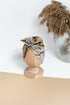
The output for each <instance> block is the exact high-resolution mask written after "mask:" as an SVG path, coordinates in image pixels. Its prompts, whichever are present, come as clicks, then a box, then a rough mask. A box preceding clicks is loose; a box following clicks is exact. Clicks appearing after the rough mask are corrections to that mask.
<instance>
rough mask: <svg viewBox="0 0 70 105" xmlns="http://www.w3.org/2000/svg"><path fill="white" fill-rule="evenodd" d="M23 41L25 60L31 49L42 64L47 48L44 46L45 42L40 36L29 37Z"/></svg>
mask: <svg viewBox="0 0 70 105" xmlns="http://www.w3.org/2000/svg"><path fill="white" fill-rule="evenodd" d="M21 41H23V42H25V44H24V46H23V58H25V56H26V53H27V51H29V50H30V49H31V50H32V51H33V53H34V54H35V55H36V56H37V57H38V58H39V59H40V60H41V62H43V59H44V56H45V46H44V44H43V40H42V39H41V38H40V37H39V36H34V37H27V38H25V39H23V40H21Z"/></svg>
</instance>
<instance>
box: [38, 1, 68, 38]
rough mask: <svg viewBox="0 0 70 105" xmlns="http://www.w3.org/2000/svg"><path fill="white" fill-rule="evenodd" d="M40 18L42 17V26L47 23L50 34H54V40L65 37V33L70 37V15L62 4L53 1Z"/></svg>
mask: <svg viewBox="0 0 70 105" xmlns="http://www.w3.org/2000/svg"><path fill="white" fill-rule="evenodd" d="M39 17H42V20H41V22H40V24H44V23H45V22H46V25H47V27H48V32H53V34H54V39H57V38H58V37H60V36H63V35H64V33H68V35H70V13H69V10H67V7H66V6H64V5H62V3H61V2H58V1H52V3H51V4H49V5H47V6H46V7H45V8H44V9H43V10H42V12H41V13H40V15H39Z"/></svg>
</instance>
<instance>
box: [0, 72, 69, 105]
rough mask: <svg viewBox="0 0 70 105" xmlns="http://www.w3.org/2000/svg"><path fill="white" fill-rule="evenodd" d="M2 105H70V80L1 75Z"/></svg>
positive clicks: (0, 93)
mask: <svg viewBox="0 0 70 105" xmlns="http://www.w3.org/2000/svg"><path fill="white" fill-rule="evenodd" d="M0 105H70V79H55V78H46V77H42V78H38V79H28V78H26V77H25V76H24V75H18V74H8V73H0Z"/></svg>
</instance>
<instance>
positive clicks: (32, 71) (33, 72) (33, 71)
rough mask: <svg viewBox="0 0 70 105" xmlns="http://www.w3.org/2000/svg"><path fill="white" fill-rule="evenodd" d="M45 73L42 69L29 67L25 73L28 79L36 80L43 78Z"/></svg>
mask: <svg viewBox="0 0 70 105" xmlns="http://www.w3.org/2000/svg"><path fill="white" fill-rule="evenodd" d="M43 72H44V71H43V69H42V68H41V67H37V68H30V67H27V68H26V69H25V71H24V75H25V76H26V77H28V78H32V79H35V78H39V77H42V75H43Z"/></svg>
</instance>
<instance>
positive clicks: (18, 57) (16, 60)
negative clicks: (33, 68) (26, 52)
mask: <svg viewBox="0 0 70 105" xmlns="http://www.w3.org/2000/svg"><path fill="white" fill-rule="evenodd" d="M18 51H20V50H17V51H16V53H15V54H13V56H12V62H13V64H14V65H16V66H17V67H18V68H19V69H20V71H23V73H24V69H25V68H26V67H27V65H26V63H25V62H24V60H23V55H22V52H21V51H20V52H18Z"/></svg>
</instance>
